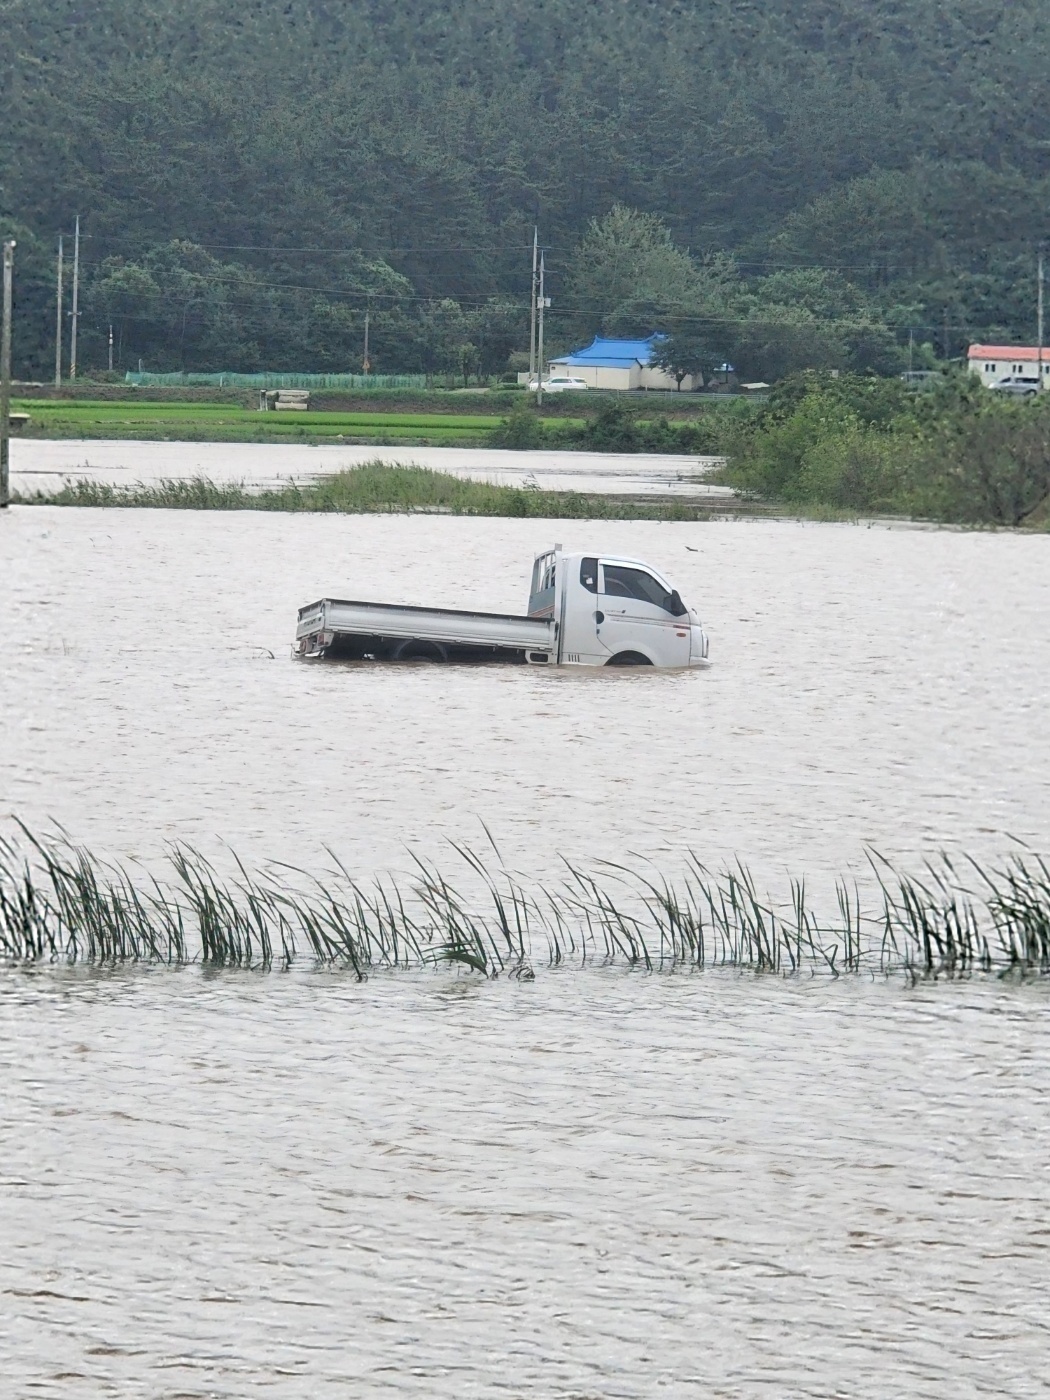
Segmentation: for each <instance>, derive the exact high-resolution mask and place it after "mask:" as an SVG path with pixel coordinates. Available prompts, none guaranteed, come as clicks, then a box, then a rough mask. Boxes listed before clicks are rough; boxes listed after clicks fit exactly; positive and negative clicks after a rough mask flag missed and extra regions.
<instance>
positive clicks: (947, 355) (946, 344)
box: [944, 307, 952, 360]
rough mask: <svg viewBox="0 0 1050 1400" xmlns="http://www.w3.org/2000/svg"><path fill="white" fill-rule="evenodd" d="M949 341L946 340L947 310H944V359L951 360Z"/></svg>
mask: <svg viewBox="0 0 1050 1400" xmlns="http://www.w3.org/2000/svg"><path fill="white" fill-rule="evenodd" d="M951 350H952V347H951V341H950V340H949V339H948V308H947V307H945V308H944V358H945V360H950V359H951Z"/></svg>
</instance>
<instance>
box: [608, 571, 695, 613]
mask: <svg viewBox="0 0 1050 1400" xmlns="http://www.w3.org/2000/svg"><path fill="white" fill-rule="evenodd" d="M602 569H603V571H604V573H605V596H606V597H607V598H637V599H638V601H639V602H641V603H653V604H655V605H656V607H658V608H663V610H664V612H668V613H671V614H672V616H677V614H678V609H679V608H680V607H681V603H680V602H679V601H678V600H677V599H676V597H675V595H674V593H669V592H668V591H667V589H666V588H665V587H664V586H663V584H662V583H658V582H657V580H656V579H655V578H653V576H652V574H647V573H646V572H645V570H644V569H629V568H627V566H626V565H625V564H603V565H602Z"/></svg>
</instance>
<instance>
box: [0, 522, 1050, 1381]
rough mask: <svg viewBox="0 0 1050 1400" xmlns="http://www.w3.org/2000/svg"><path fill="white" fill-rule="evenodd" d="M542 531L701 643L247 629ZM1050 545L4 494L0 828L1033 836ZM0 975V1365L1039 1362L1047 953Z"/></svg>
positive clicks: (436, 1367)
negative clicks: (633, 562)
mask: <svg viewBox="0 0 1050 1400" xmlns="http://www.w3.org/2000/svg"><path fill="white" fill-rule="evenodd" d="M555 538H561V539H562V540H563V541H564V543H565V544H566V546H567V547H570V548H571V547H587V548H594V549H597V550H609V551H612V550H616V551H618V552H624V553H630V554H632V555H636V556H640V557H642V558H646V559H649V560H650V561H651V562H652V563H654V564H657V565H659V566H660V567H661V568H663V569H665V570H666V571H667V573H669V574H670V575H671V577H672V578H673V580H674V582H675V583H676V584H677V585H678V586H679V588H680V589H681V591H682V593H683V596H684V597H685V598H686V599H687V601H689V602H690V603H693V604H695V605H696V606H697V608H698V610H699V611H700V613H701V616H702V617H703V619H704V622H705V625H706V626H707V627H708V630H709V632H710V635H711V647H712V665H711V667H710V668H709V669H708V670H706V671H703V672H695V673H689V674H670V673H668V674H657V673H649V674H645V673H638V674H630V673H626V674H621V675H617V676H612V675H609V676H605V675H600V674H596V675H571V674H552V673H545V672H541V671H538V670H534V669H528V670H518V669H510V668H506V669H504V668H481V669H469V668H463V669H461V668H437V667H435V668H431V667H402V668H382V667H375V666H358V667H348V666H327V667H326V666H309V665H303V664H300V663H296V662H293V661H292V660H291V659H290V655H289V645H288V643H289V640H290V637H291V633H292V630H293V625H294V612H295V608H296V606H297V605H298V604H300V603H302V602H306V601H308V600H310V599H312V598H315V597H317V596H319V595H321V594H324V593H342V594H344V595H349V596H364V597H378V598H385V599H390V600H400V601H405V602H435V603H444V604H450V605H458V606H470V605H478V606H484V607H487V608H493V609H507V610H515V611H516V610H518V609H519V608H520V607H521V605H522V602H523V599H524V593H525V590H526V586H527V578H528V570H529V564H530V560H531V556H532V553H533V552H534V551H535V550H538V549H540V548H543V547H546V546H547V545H549V544H550V543H552V542H553V540H554V539H555ZM1048 551H1050V540H1047V539H1045V538H1019V537H1016V536H1008V535H984V534H958V533H950V532H939V531H920V530H887V529H880V528H872V529H866V528H857V527H850V526H815V525H798V524H790V523H785V522H768V521H762V522H745V521H737V522H734V523H731V524H702V525H672V524H648V523H645V524H610V523H599V524H595V525H593V526H589V527H588V526H586V525H583V524H580V523H579V522H573V523H572V524H565V523H563V524H561V525H559V526H557V527H553V526H546V525H544V524H542V523H539V524H537V523H536V522H529V521H488V520H486V521H470V520H453V519H435V518H420V517H416V518H393V517H385V518H368V519H361V518H335V517H323V518H312V519H305V518H297V517H288V516H258V515H254V514H252V515H241V514H235V515H194V514H188V513H186V514H182V513H166V512H118V511H113V512H96V511H72V510H70V511H59V510H50V509H37V508H34V509H21V510H14V511H12V512H11V513H10V514H9V516H8V517H7V518H6V519H4V520H3V521H0V577H2V579H3V590H2V596H0V643H2V657H3V661H2V664H0V801H2V810H3V818H4V822H5V830H8V831H9V830H10V826H9V819H10V817H11V815H12V814H17V815H19V816H21V817H22V818H23V819H24V820H26V821H27V822H28V823H29V824H30V825H32V826H34V827H36V828H44V827H46V826H47V825H48V824H49V823H61V824H62V825H63V826H65V827H66V828H67V829H68V830H69V832H70V833H71V835H73V836H74V837H75V838H76V839H78V840H83V841H86V842H87V843H89V844H90V845H92V846H94V847H96V848H98V849H99V850H100V851H104V852H108V853H112V854H116V855H121V856H123V857H129V856H133V857H139V858H141V859H143V860H144V861H146V862H147V863H151V864H152V863H154V862H157V861H158V860H159V859H160V857H161V854H162V851H163V847H164V844H165V843H166V842H168V841H171V840H173V839H183V840H189V841H192V842H195V843H197V844H199V845H201V846H203V847H204V848H205V849H206V850H208V851H209V853H212V854H214V855H216V858H217V859H221V855H222V845H221V843H222V842H229V844H230V845H231V846H232V847H233V848H234V849H236V850H237V851H238V852H239V853H241V854H242V855H244V856H245V857H246V858H247V859H248V860H249V861H259V862H261V861H264V860H266V859H268V858H277V859H284V860H292V861H295V862H298V863H300V864H306V865H311V864H314V865H316V864H317V863H318V862H319V861H321V860H322V859H323V855H322V852H323V847H324V846H325V845H328V846H331V847H332V849H333V850H334V851H335V852H337V853H338V855H339V856H340V857H341V858H342V859H343V860H345V861H346V862H347V864H348V865H349V866H350V867H351V868H353V869H354V870H356V871H358V872H361V873H367V872H368V871H371V870H381V869H387V868H398V869H405V868H407V866H408V864H409V861H408V858H407V855H406V848H408V847H411V848H413V849H415V850H418V851H420V852H421V853H423V854H425V855H427V856H429V857H432V858H434V859H436V860H439V861H444V860H445V859H446V858H447V857H448V850H447V844H446V843H447V842H448V841H449V840H464V839H466V840H475V839H476V838H477V837H478V833H479V830H480V823H481V822H483V821H484V822H486V823H487V824H488V825H489V826H490V827H491V829H492V830H493V832H494V834H495V835H496V836H497V838H498V840H499V841H500V844H501V846H502V848H503V850H504V852H505V854H506V856H507V858H508V860H509V861H510V862H511V863H512V864H514V865H515V866H516V867H517V868H518V869H520V870H521V871H522V872H523V873H525V874H526V875H527V876H530V877H533V878H536V879H544V878H548V877H549V874H550V872H551V871H552V870H554V869H556V868H557V862H558V859H559V857H561V856H562V855H568V856H570V857H571V858H573V859H578V860H582V861H585V862H594V861H597V860H599V859H603V858H604V859H611V860H622V859H624V858H625V857H627V856H628V855H629V853H631V852H635V853H637V855H638V857H645V858H648V859H651V860H653V861H654V862H656V864H657V866H658V868H661V869H667V870H669V871H671V872H672V873H673V871H674V869H675V868H676V862H677V861H678V860H679V859H680V858H681V854H682V852H683V851H684V850H685V849H686V848H687V847H692V848H695V849H696V850H697V851H699V852H700V853H701V854H702V855H703V856H704V858H705V859H707V860H708V861H709V862H710V863H712V864H715V865H717V864H719V863H720V862H721V861H723V860H728V859H731V858H732V857H733V856H735V855H740V856H741V857H742V858H744V859H746V860H748V861H749V862H750V863H751V864H752V865H753V866H754V868H755V869H756V871H757V872H758V873H759V875H760V878H761V879H762V880H764V881H767V882H770V883H774V884H775V883H776V882H777V881H785V880H786V876H787V873H788V872H790V873H792V874H802V873H805V874H807V875H808V876H809V877H810V878H811V880H812V881H813V882H814V883H815V884H816V885H817V886H820V885H821V884H822V883H823V884H824V885H825V886H826V885H828V884H830V881H831V879H832V878H833V877H834V876H835V875H837V874H839V873H840V872H842V871H844V870H847V869H855V870H857V871H858V872H863V868H864V860H863V850H864V846H865V843H871V844H872V845H874V846H876V847H877V848H879V849H881V850H884V851H885V853H886V854H888V855H891V856H894V857H896V858H898V859H900V860H901V861H902V863H903V864H905V865H906V866H909V867H912V868H914V867H915V866H917V864H918V863H919V861H920V860H921V858H922V857H923V855H924V854H928V853H931V852H932V851H934V850H936V849H938V848H940V847H942V846H944V847H947V848H948V849H951V850H970V851H973V852H974V853H975V854H978V855H998V854H1001V853H1003V852H1005V851H1006V850H1008V849H1009V846H1010V842H1011V839H1012V838H1017V839H1021V840H1025V841H1028V842H1029V843H1031V844H1032V845H1034V846H1035V847H1037V848H1038V849H1041V850H1043V851H1047V850H1048V849H1050V830H1048V827H1050V822H1048V817H1047V804H1046V792H1047V780H1048V778H1050V753H1048V746H1047V744H1046V737H1045V735H1046V718H1045V717H1046V713H1047V701H1048V698H1050V697H1048V690H1050V637H1048V628H1047V625H1046V619H1047V618H1048V617H1050V568H1048V563H1050V560H1048ZM271 653H272V655H271ZM0 1007H2V1014H0V1063H2V1077H0V1085H2V1088H0V1145H2V1152H0V1241H2V1242H3V1248H2V1249H0V1375H2V1376H3V1377H4V1389H5V1390H6V1393H9V1394H12V1395H17V1396H22V1395H37V1396H48V1397H52V1396H53V1397H60V1398H61V1400H67V1398H68V1400H71V1398H72V1397H81V1396H84V1397H88V1396H92V1397H94V1396H100V1395H113V1396H121V1397H128V1396H133V1397H157V1396H163V1397H172V1398H174V1397H181V1396H194V1397H197V1396H200V1397H204V1396H223V1397H226V1396H230V1397H240V1396H245V1395H250V1394H266V1395H274V1396H282V1397H283V1396H288V1397H297V1398H298V1397H316V1396H328V1395H331V1396H342V1395H369V1396H370V1395H386V1394H395V1395H396V1394H404V1395H406V1396H419V1397H431V1396H434V1397H442V1400H444V1398H445V1397H448V1400H452V1397H462V1396H472V1397H473V1396H478V1397H487V1396H493V1395H505V1396H508V1397H520V1396H529V1397H534V1396H535V1397H548V1396H551V1397H580V1398H581V1400H582V1397H619V1396H625V1397H649V1396H654V1395H668V1396H679V1395H681V1396H694V1395H720V1396H733V1397H738V1396H739V1397H750V1396H765V1395H777V1396H780V1395H795V1394H799V1395H812V1396H828V1395H843V1396H850V1397H854V1396H863V1397H872V1400H875V1397H884V1396H887V1395H909V1396H911V1395H914V1396H931V1397H934V1396H936V1397H940V1396H944V1395H960V1396H965V1395H987V1396H1036V1395H1040V1394H1045V1393H1046V1385H1045V1380H1044V1377H1043V1373H1044V1371H1045V1352H1046V1331H1045V1318H1044V1316H1043V1314H1044V1311H1045V1307H1044V1302H1043V1298H1044V1294H1045V1280H1046V1276H1047V1267H1048V1262H1050V1261H1048V1258H1047V1243H1048V1241H1050V1210H1048V1208H1047V1206H1046V1203H1045V1194H1046V1193H1045V1191H1044V1190H1043V1187H1042V1183H1043V1180H1044V1178H1045V1174H1046V1170H1047V1166H1048V1161H1047V1157H1048V1147H1047V1144H1048V1142H1050V1121H1048V1119H1050V1114H1048V1110H1047V1106H1046V1097H1045V1084H1046V1081H1047V1072H1048V1070H1050V1064H1048V1060H1050V1052H1048V1048H1047V1045H1048V1042H1047V1036H1046V1027H1047V1015H1048V1009H1050V1008H1048V1006H1047V989H1046V988H1045V987H1043V986H1042V985H1039V984H1029V985H1015V984H1006V983H1002V982H998V981H990V982H983V981H973V982H969V983H957V984H952V985H945V984H939V985H936V986H926V987H921V986H920V987H918V988H908V987H907V986H906V985H905V984H904V983H902V982H900V981H895V980H891V981H889V982H881V981H872V980H851V979H843V980H840V981H838V982H834V981H831V980H830V979H826V978H812V979H805V980H800V981H791V980H787V979H772V978H767V979H763V978H757V979H756V978H753V977H741V976H737V975H733V974H729V973H722V972H709V973H706V974H703V975H694V976H685V975H676V976H652V977H645V976H642V975H639V974H633V973H626V972H623V971H616V970H608V969H606V970H603V969H594V970H589V971H586V972H580V971H578V970H566V969H562V970H547V969H539V971H538V976H537V980H536V981H535V982H533V983H531V984H515V983H508V982H505V981H497V982H494V983H483V982H481V981H480V980H479V979H477V978H475V977H473V976H471V975H455V974H453V973H430V974H411V975H400V976H385V977H384V976H380V977H373V978H372V979H370V980H369V981H368V982H367V983H365V984H363V985H358V984H357V983H355V982H353V981H352V980H350V979H349V978H348V977H346V976H344V975H341V974H333V973H324V974H322V973H316V972H310V971H307V970H305V969H299V970H294V971H293V972H292V973H291V974H289V975H279V974H269V975H264V974H207V973H203V972H202V971H201V970H200V969H197V968H188V969H184V970H181V971H177V972H173V971H169V970H167V969H156V970H142V969H138V970H136V969H125V970H119V971H98V970H96V971H92V970H89V969H84V968H76V969H64V968H35V969H25V968H6V969H4V970H2V972H0Z"/></svg>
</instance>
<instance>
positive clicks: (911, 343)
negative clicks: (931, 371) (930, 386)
mask: <svg viewBox="0 0 1050 1400" xmlns="http://www.w3.org/2000/svg"><path fill="white" fill-rule="evenodd" d="M914 362H915V332H914V330H910V331H909V332H908V373H909V374H911V373H912V369H913V367H914Z"/></svg>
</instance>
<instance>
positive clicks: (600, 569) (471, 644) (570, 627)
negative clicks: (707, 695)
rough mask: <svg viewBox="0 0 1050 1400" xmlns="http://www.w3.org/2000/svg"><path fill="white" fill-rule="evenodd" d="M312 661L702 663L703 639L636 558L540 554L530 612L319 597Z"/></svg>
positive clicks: (303, 637)
mask: <svg viewBox="0 0 1050 1400" xmlns="http://www.w3.org/2000/svg"><path fill="white" fill-rule="evenodd" d="M295 637H296V651H297V653H298V655H299V656H301V657H304V658H310V659H317V658H321V657H335V658H340V659H344V660H358V661H458V662H505V663H517V664H519V665H530V666H661V667H685V666H699V665H701V664H703V663H704V662H705V661H706V660H707V650H708V647H707V637H706V635H705V633H704V630H703V628H702V627H701V625H700V620H699V618H698V617H697V615H696V612H695V610H693V609H690V608H688V607H686V605H685V604H684V603H683V602H682V599H681V596H680V594H679V593H678V590H677V589H676V588H674V587H673V586H672V585H671V584H670V583H668V581H667V580H666V579H665V578H664V576H663V575H662V574H660V573H658V572H657V571H656V570H655V569H654V568H652V567H651V566H650V565H649V564H646V563H644V562H643V561H642V560H640V559H627V558H623V557H621V556H619V555H606V554H566V553H564V552H563V551H562V548H561V546H560V545H555V547H554V548H553V549H551V550H547V551H546V552H545V553H543V554H539V555H537V556H536V559H535V562H534V563H533V566H532V586H531V589H530V592H529V610H528V613H527V614H526V615H525V616H519V615H516V614H512V613H490V612H473V611H466V610H460V609H458V608H420V607H407V606H402V605H401V604H398V603H368V602H358V601H353V600H347V599H340V598H321V599H320V600H319V601H318V602H316V603H309V604H307V606H306V607H303V608H300V609H299V621H298V626H297V628H296V634H295Z"/></svg>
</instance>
